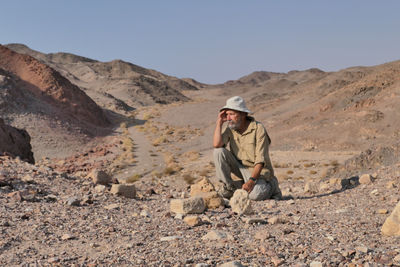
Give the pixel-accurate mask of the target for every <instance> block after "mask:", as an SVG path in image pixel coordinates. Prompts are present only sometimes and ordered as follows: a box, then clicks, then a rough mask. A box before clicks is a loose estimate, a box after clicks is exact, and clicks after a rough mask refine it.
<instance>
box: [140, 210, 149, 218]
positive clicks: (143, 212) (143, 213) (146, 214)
mask: <svg viewBox="0 0 400 267" xmlns="http://www.w3.org/2000/svg"><path fill="white" fill-rule="evenodd" d="M140 216H142V217H147V218H150V217H151V215H150V213H149V212H148V211H147V210H142V211H141V212H140Z"/></svg>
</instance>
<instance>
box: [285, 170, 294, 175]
mask: <svg viewBox="0 0 400 267" xmlns="http://www.w3.org/2000/svg"><path fill="white" fill-rule="evenodd" d="M286 173H287V174H293V173H294V172H293V171H292V170H288V171H287V172H286Z"/></svg>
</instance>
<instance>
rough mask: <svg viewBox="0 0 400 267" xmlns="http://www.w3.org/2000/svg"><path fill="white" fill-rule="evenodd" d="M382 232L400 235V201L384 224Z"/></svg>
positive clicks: (388, 234) (387, 234) (389, 234)
mask: <svg viewBox="0 0 400 267" xmlns="http://www.w3.org/2000/svg"><path fill="white" fill-rule="evenodd" d="M381 233H382V234H383V235H386V236H400V202H399V203H397V205H396V207H395V208H394V210H393V212H392V213H391V214H390V215H389V217H388V218H387V219H386V221H385V223H384V224H383V226H382V229H381Z"/></svg>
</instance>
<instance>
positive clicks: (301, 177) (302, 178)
mask: <svg viewBox="0 0 400 267" xmlns="http://www.w3.org/2000/svg"><path fill="white" fill-rule="evenodd" d="M294 180H297V181H298V180H304V177H303V176H298V177H295V178H294Z"/></svg>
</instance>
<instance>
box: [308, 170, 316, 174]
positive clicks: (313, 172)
mask: <svg viewBox="0 0 400 267" xmlns="http://www.w3.org/2000/svg"><path fill="white" fill-rule="evenodd" d="M309 173H310V174H316V173H317V171H314V170H311V171H310V172H309Z"/></svg>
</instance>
